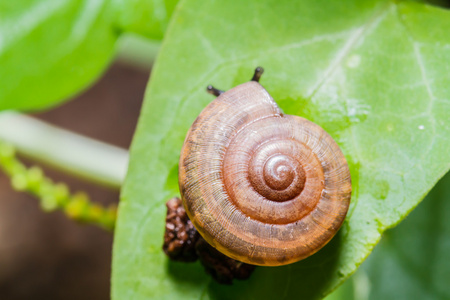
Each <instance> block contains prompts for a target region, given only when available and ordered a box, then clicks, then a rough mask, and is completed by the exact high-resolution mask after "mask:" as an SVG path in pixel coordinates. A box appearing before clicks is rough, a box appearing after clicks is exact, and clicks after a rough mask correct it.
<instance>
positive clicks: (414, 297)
mask: <svg viewBox="0 0 450 300" xmlns="http://www.w3.org/2000/svg"><path fill="white" fill-rule="evenodd" d="M449 200H450V173H447V175H446V176H444V178H442V179H441V180H440V181H439V182H438V184H437V185H436V186H435V187H434V188H433V189H432V190H431V192H430V193H429V194H428V195H427V197H425V199H424V201H423V202H422V203H421V204H420V205H419V206H418V207H417V208H416V209H415V210H414V211H413V212H412V213H411V214H410V215H409V216H408V218H406V219H405V220H404V221H403V222H402V223H401V224H400V225H399V226H397V227H395V228H393V229H390V230H387V231H386V232H385V233H384V234H383V237H382V239H381V241H380V243H379V244H378V245H377V246H376V247H375V249H374V251H373V252H372V253H371V254H370V256H369V258H368V259H367V260H366V261H365V262H364V263H363V264H362V265H361V267H360V268H359V269H358V271H357V272H356V273H355V274H354V275H352V277H351V278H350V279H351V280H348V281H347V282H345V284H344V285H343V286H341V287H339V289H338V290H336V291H335V292H333V293H332V294H331V295H330V296H329V297H327V298H326V300H337V299H346V300H352V299H355V300H358V299H369V300H372V299H373V300H376V299H397V300H426V299H430V300H432V299H450V286H449V284H448V282H449V280H450V261H449V259H448V253H450V201H449Z"/></svg>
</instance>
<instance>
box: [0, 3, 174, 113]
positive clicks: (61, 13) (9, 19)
mask: <svg viewBox="0 0 450 300" xmlns="http://www.w3.org/2000/svg"><path fill="white" fill-rule="evenodd" d="M175 3H176V1H175V0H166V1H158V0H133V1H125V0H116V1H106V0H14V1H1V3H0V83H1V84H0V110H3V109H40V108H44V107H47V106H51V105H55V104H56V103H58V102H60V101H62V100H66V99H67V97H69V96H71V95H73V94H74V93H76V92H79V91H80V90H81V89H82V88H84V87H86V86H87V85H88V84H90V83H92V81H93V80H94V79H96V78H97V77H98V76H99V75H100V73H101V72H102V71H103V70H104V68H105V67H106V66H107V64H108V63H109V62H110V61H111V58H112V57H113V54H114V45H115V42H116V40H117V38H118V37H119V35H120V33H122V32H131V31H134V32H137V33H140V34H143V35H146V36H148V37H152V38H160V37H161V36H162V34H163V32H164V29H165V27H166V24H167V23H168V20H169V17H170V15H171V12H172V10H173V7H174V5H175Z"/></svg>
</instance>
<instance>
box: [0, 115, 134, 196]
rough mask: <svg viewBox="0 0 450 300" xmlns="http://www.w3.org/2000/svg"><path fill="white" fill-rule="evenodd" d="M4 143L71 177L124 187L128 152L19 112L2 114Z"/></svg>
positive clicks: (1, 134) (0, 126)
mask: <svg viewBox="0 0 450 300" xmlns="http://www.w3.org/2000/svg"><path fill="white" fill-rule="evenodd" d="M0 140H3V141H5V142H8V143H10V144H12V145H13V146H14V147H15V148H16V149H17V151H18V152H19V153H21V154H23V155H25V156H27V157H30V158H32V159H36V160H38V161H41V162H43V163H47V164H49V165H51V166H53V167H55V168H58V169H61V170H63V171H66V172H68V173H70V174H74V175H76V176H79V177H82V178H85V179H88V180H90V181H93V182H97V183H100V184H103V185H107V186H110V187H114V188H120V186H121V185H122V183H123V181H124V179H125V175H126V171H127V166H128V151H127V150H125V149H122V148H119V147H116V146H112V145H109V144H106V143H103V142H99V141H96V140H94V139H91V138H87V137H84V136H82V135H79V134H76V133H73V132H70V131H68V130H64V129H61V128H58V127H56V126H53V125H50V124H48V123H45V122H43V121H40V120H37V119H35V118H32V117H29V116H26V115H22V114H19V113H15V112H3V113H1V114H0Z"/></svg>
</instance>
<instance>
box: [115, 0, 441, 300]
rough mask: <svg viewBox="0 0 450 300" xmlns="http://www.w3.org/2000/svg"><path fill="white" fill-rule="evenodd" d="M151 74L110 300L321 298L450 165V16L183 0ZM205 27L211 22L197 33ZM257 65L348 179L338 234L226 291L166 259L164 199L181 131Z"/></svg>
mask: <svg viewBox="0 0 450 300" xmlns="http://www.w3.org/2000/svg"><path fill="white" fill-rule="evenodd" d="M178 8H179V10H178V11H177V13H176V14H175V15H174V18H173V19H172V21H171V25H170V26H169V29H168V31H167V34H166V37H165V40H164V42H163V46H162V49H161V53H160V55H159V58H158V60H157V62H156V65H155V68H154V69H153V75H152V80H151V82H150V85H149V88H148V90H147V93H146V99H145V103H144V107H143V110H142V113H141V117H140V121H139V125H138V129H137V132H136V136H135V139H134V142H133V146H132V151H131V163H130V167H129V174H128V177H127V180H126V183H125V186H124V189H123V191H122V201H121V206H120V215H119V222H118V230H117V231H116V235H115V246H114V261H113V298H114V299H148V298H154V299H180V298H183V299H198V298H201V299H208V298H209V299H274V298H276V299H292V298H297V297H298V295H302V298H303V299H313V298H319V297H322V296H323V295H325V294H327V293H329V292H330V291H331V290H332V289H334V288H335V287H336V286H337V285H338V284H340V283H341V282H343V281H344V280H345V279H346V278H347V277H348V276H350V275H351V274H352V273H353V272H354V271H355V270H356V268H357V266H358V265H359V264H360V263H361V262H362V261H363V260H364V259H365V258H366V257H367V255H368V254H369V253H370V251H371V250H372V248H373V246H374V245H375V244H376V243H377V242H378V240H379V239H380V236H381V234H382V232H383V231H384V230H386V229H387V228H389V227H391V226H393V225H395V224H396V223H398V222H399V221H400V220H401V219H403V218H404V217H405V216H406V215H407V213H408V212H409V211H411V210H412V209H413V208H414V207H415V206H416V205H417V204H418V203H419V201H420V200H421V199H422V198H423V197H424V195H425V194H426V193H427V192H428V191H429V190H430V189H431V187H432V186H433V185H434V184H435V183H436V182H437V180H438V179H439V178H440V177H441V176H442V175H443V174H444V173H445V172H446V171H447V170H448V169H449V162H450V153H449V151H448V149H449V146H450V127H449V126H450V125H449V123H448V111H450V86H449V85H448V82H449V81H450V72H449V71H450V70H449V68H450V66H449V65H448V64H447V63H445V62H448V61H450V31H448V30H447V29H448V28H449V26H450V12H449V11H445V10H442V9H439V8H434V7H429V6H425V5H423V4H418V3H393V2H391V1H356V0H354V1H351V0H346V1H325V0H323V1H306V0H304V1H295V2H293V1H279V0H277V1H275V0H273V1H271V0H264V1H262V0H258V1H256V0H254V1H245V2H242V3H240V5H235V3H232V2H226V1H208V2H205V1H200V0H186V1H182V2H181V3H180V4H179V6H178ZM205 24H208V25H207V26H205ZM257 65H261V66H263V67H265V69H266V73H265V74H264V75H263V78H262V81H261V82H262V85H263V86H265V87H266V89H267V90H268V91H269V93H271V94H272V96H273V97H274V99H275V100H276V101H277V102H278V103H279V104H280V105H281V107H282V108H283V109H284V111H285V112H286V113H288V114H298V115H301V116H304V117H306V118H308V119H310V120H312V121H313V122H315V123H317V124H319V125H321V126H322V127H323V128H324V129H325V130H327V131H328V132H329V133H330V134H331V136H332V137H333V138H334V139H335V140H336V141H337V142H338V144H339V145H340V146H341V147H342V149H343V151H344V154H345V155H346V158H347V160H348V162H349V165H350V168H351V174H352V181H353V195H352V203H351V207H350V210H349V214H348V217H347V219H346V222H345V223H344V225H343V227H342V229H341V230H340V232H339V234H338V235H337V236H336V237H335V238H334V239H333V240H332V241H331V243H330V244H328V245H327V246H326V247H325V248H324V249H322V250H321V251H319V252H318V253H317V254H315V255H313V256H312V257H310V258H308V259H306V260H304V261H301V262H299V263H296V264H293V265H288V266H284V267H276V268H262V267H261V268H257V270H256V272H255V273H254V274H253V276H252V278H251V279H250V280H249V281H246V282H237V283H235V284H234V285H233V286H231V287H229V286H220V285H218V284H216V283H215V282H213V281H211V279H210V278H209V277H208V276H206V275H205V274H204V272H203V270H201V267H200V266H199V265H198V264H187V265H186V264H179V263H173V262H169V261H168V260H167V259H166V257H165V256H164V254H163V252H162V251H161V245H162V237H163V231H164V216H165V206H164V203H165V202H166V200H167V199H168V198H169V197H172V196H175V195H177V194H179V191H178V188H177V161H178V158H179V152H180V149H181V146H182V143H183V140H184V135H185V133H186V131H187V130H188V128H189V126H190V125H191V124H192V122H193V121H194V119H195V118H196V116H197V115H198V114H199V113H200V111H201V110H202V109H203V108H204V107H205V106H206V105H207V104H208V103H209V102H210V101H212V97H211V96H210V95H207V94H206V93H205V87H206V85H207V84H209V83H212V84H214V85H215V86H217V87H218V88H222V89H229V88H231V87H233V86H236V85H237V84H240V83H243V82H245V81H248V80H249V79H250V77H251V75H252V71H253V69H254V67H255V66H257Z"/></svg>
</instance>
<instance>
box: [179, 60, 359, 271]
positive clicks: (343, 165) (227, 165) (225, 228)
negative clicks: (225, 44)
mask: <svg viewBox="0 0 450 300" xmlns="http://www.w3.org/2000/svg"><path fill="white" fill-rule="evenodd" d="M262 73H263V69H262V68H260V67H258V68H256V70H255V73H254V76H253V78H252V80H251V81H249V82H246V83H244V84H241V85H238V86H236V87H234V88H232V89H231V90H229V91H226V92H224V91H221V90H218V89H216V88H214V87H212V86H208V88H207V90H208V92H209V93H211V94H213V95H215V96H216V97H217V98H216V99H215V100H214V101H212V102H211V103H210V104H209V105H208V106H207V107H206V108H205V109H204V110H203V111H202V112H201V113H200V115H199V116H198V117H197V119H196V120H195V121H194V123H193V124H192V127H191V128H190V129H189V131H188V133H187V136H186V139H185V141H184V144H183V147H182V151H181V155H180V162H179V187H180V193H181V198H182V201H183V205H184V208H185V210H186V212H187V215H188V217H189V218H190V220H191V221H192V223H193V224H194V226H195V228H196V229H197V230H198V231H199V233H200V234H201V236H202V237H203V238H204V239H205V240H206V241H207V242H208V243H209V244H210V245H212V246H213V247H214V248H216V249H217V250H219V251H220V252H222V253H223V254H225V255H227V256H228V257H231V258H233V259H235V260H238V261H241V262H245V263H248V264H253V265H262V266H279V265H285V264H290V263H294V262H296V261H299V260H302V259H304V258H306V257H308V256H310V255H312V254H314V253H315V252H317V251H318V250H319V249H321V248H322V247H323V246H324V245H325V244H327V243H328V242H329V241H330V240H331V238H332V237H333V236H334V235H335V234H336V233H337V231H338V230H339V228H340V227H341V225H342V223H343V221H344V219H345V216H346V214H347V211H348V207H349V204H350V196H351V178H350V171H349V168H348V164H347V162H346V159H345V157H344V155H343V153H342V151H341V150H340V148H339V146H338V145H337V144H336V142H335V141H334V140H333V139H332V138H331V136H330V135H329V134H328V133H327V132H325V131H324V130H323V129H322V128H321V127H320V126H318V125H316V124H314V123H313V122H311V121H309V120H306V119H304V118H301V117H298V116H292V115H287V114H283V112H282V111H281V109H280V108H279V107H278V105H277V104H276V103H275V101H274V100H273V99H272V97H271V96H270V95H269V93H268V92H267V91H266V90H265V89H264V88H263V87H262V86H261V85H260V84H259V79H260V77H261V75H262Z"/></svg>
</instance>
